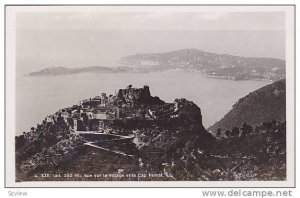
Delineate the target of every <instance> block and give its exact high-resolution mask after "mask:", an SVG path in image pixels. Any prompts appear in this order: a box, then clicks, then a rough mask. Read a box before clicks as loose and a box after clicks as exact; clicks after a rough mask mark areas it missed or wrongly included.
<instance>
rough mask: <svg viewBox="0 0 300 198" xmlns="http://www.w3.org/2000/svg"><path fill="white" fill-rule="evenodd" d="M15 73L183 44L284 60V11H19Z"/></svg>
mask: <svg viewBox="0 0 300 198" xmlns="http://www.w3.org/2000/svg"><path fill="white" fill-rule="evenodd" d="M16 42H17V44H16V62H17V74H26V73H28V72H32V71H37V70H40V69H43V68H46V67H51V66H64V67H84V66H93V65H101V66H108V67H114V66H116V65H117V64H116V62H117V60H118V59H119V58H121V57H123V56H127V55H132V54H137V53H156V52H167V51H172V50H178V49H185V48H198V49H200V50H203V51H209V52H215V53H227V54H232V55H241V56H250V57H270V58H279V59H285V13H284V12H227V11H222V10H221V11H220V10H219V11H209V12H208V11H195V10H188V9H187V10H186V9H185V10H180V11H177V10H176V9H172V8H168V9H167V8H165V9H153V8H152V9H147V8H144V9H133V11H132V10H130V9H114V8H112V9H100V10H95V9H93V10H88V9H84V10H82V11H80V10H75V11H74V10H72V9H71V10H64V11H58V10H55V9H52V10H51V11H49V12H48V11H39V10H34V11H27V12H18V13H17V17H16Z"/></svg>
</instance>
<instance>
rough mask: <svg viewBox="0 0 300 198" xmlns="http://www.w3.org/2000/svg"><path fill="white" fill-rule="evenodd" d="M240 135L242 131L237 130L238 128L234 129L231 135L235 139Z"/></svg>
mask: <svg viewBox="0 0 300 198" xmlns="http://www.w3.org/2000/svg"><path fill="white" fill-rule="evenodd" d="M239 134H240V129H239V128H237V127H234V128H233V129H232V132H231V135H232V136H233V137H238V136H239Z"/></svg>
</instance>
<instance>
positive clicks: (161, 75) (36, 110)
mask: <svg viewBox="0 0 300 198" xmlns="http://www.w3.org/2000/svg"><path fill="white" fill-rule="evenodd" d="M270 83H271V82H269V81H254V80H242V81H234V80H226V79H217V78H207V77H204V76H202V75H200V74H198V73H191V72H179V71H164V72H153V73H81V74H74V75H59V76H41V77H29V76H18V77H16V135H21V134H22V133H23V132H25V131H29V130H30V128H31V127H36V125H37V124H40V123H42V120H43V119H44V118H45V117H46V116H47V115H51V114H54V113H55V112H56V111H58V110H59V109H62V108H65V107H70V106H72V105H74V104H78V102H79V101H80V100H82V99H86V98H90V97H94V96H99V95H101V93H106V94H108V95H109V94H115V93H116V92H117V91H118V90H119V89H124V88H126V87H127V86H128V85H132V86H133V87H143V86H144V85H148V86H149V87H150V92H151V94H152V96H158V97H160V99H162V100H164V101H165V102H173V101H174V100H175V99H176V98H186V99H187V100H190V101H193V102H194V103H195V104H197V105H198V106H199V107H200V109H201V113H202V122H203V125H204V127H205V128H208V127H209V126H211V125H213V124H214V123H215V122H217V121H218V120H220V119H221V118H222V117H223V116H224V115H225V114H226V113H227V112H228V111H229V110H230V109H231V107H232V105H234V104H235V103H236V102H237V101H238V100H239V99H240V98H242V97H244V96H246V95H247V94H249V93H250V92H252V91H255V90H257V89H259V88H261V87H263V86H265V85H267V84H270Z"/></svg>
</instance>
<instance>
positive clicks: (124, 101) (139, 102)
mask: <svg viewBox="0 0 300 198" xmlns="http://www.w3.org/2000/svg"><path fill="white" fill-rule="evenodd" d="M161 105H163V106H161ZM176 117H178V102H177V101H175V102H174V104H171V103H170V104H166V103H165V102H163V101H162V100H160V99H159V98H158V97H152V96H151V94H150V91H149V87H148V86H144V87H143V88H141V89H137V88H132V86H131V85H129V86H128V87H127V88H126V89H120V90H119V92H118V93H117V94H116V95H109V96H107V94H106V93H102V94H101V96H96V97H94V98H89V99H84V100H81V101H80V102H79V104H77V105H73V106H72V107H68V108H64V109H60V110H59V111H58V112H56V113H55V114H54V115H49V116H47V117H46V118H45V122H47V123H52V124H54V123H55V122H57V121H58V120H62V121H63V122H64V123H65V124H66V125H67V126H68V128H69V129H70V130H71V131H72V132H77V131H94V132H102V133H103V132H108V131H107V130H106V129H107V126H109V125H111V124H113V123H115V122H118V121H119V122H122V121H123V122H124V121H128V120H144V121H145V120H159V119H167V118H176Z"/></svg>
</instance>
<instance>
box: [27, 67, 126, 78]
mask: <svg viewBox="0 0 300 198" xmlns="http://www.w3.org/2000/svg"><path fill="white" fill-rule="evenodd" d="M130 71H131V69H130V68H128V67H117V68H111V67H102V66H91V67H81V68H65V67H49V68H46V69H43V70H40V71H37V72H32V73H29V74H28V76H55V75H67V74H78V73H119V72H130Z"/></svg>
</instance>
